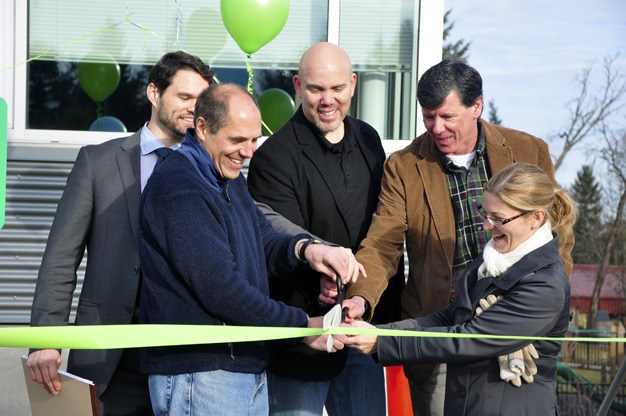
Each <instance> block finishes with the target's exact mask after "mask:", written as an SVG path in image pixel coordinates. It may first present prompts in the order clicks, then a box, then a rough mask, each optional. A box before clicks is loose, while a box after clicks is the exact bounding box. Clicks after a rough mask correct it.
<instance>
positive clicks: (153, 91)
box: [146, 82, 161, 108]
mask: <svg viewBox="0 0 626 416" xmlns="http://www.w3.org/2000/svg"><path fill="white" fill-rule="evenodd" d="M146 97H148V101H150V104H152V106H153V107H155V108H158V107H159V99H160V98H161V93H160V92H159V89H158V88H157V86H156V85H154V83H152V82H151V83H149V84H148V86H147V87H146Z"/></svg>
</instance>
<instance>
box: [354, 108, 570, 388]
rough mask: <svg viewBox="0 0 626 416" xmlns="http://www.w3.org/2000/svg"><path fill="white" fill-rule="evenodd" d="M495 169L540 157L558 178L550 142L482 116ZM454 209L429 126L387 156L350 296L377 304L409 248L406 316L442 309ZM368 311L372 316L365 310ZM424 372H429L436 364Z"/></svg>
mask: <svg viewBox="0 0 626 416" xmlns="http://www.w3.org/2000/svg"><path fill="white" fill-rule="evenodd" d="M480 123H481V125H482V128H483V132H484V136H485V142H486V153H487V160H488V162H489V168H490V170H491V174H492V175H493V174H495V173H497V172H499V171H500V170H502V169H503V168H504V167H505V166H507V165H510V164H511V163H515V162H527V163H533V164H535V165H537V166H539V167H540V168H542V169H543V170H544V171H545V172H546V173H547V174H548V175H549V176H550V177H551V178H553V179H554V166H553V165H552V161H551V159H550V153H549V151H548V145H547V144H546V143H545V142H544V141H543V140H541V139H538V138H536V137H534V136H531V135H529V134H527V133H524V132H520V131H517V130H512V129H508V128H504V127H499V126H496V125H493V124H490V123H487V122H486V121H484V120H482V119H481V120H480ZM454 224H455V221H454V212H453V209H452V205H451V203H450V194H449V192H448V184H447V181H446V175H445V172H444V169H443V164H442V161H441V156H440V154H439V153H438V149H437V146H436V145H435V144H434V143H433V141H432V140H431V139H430V138H429V136H428V134H427V133H424V134H423V135H421V136H419V137H418V138H416V139H415V140H414V141H413V142H412V143H411V144H409V145H408V146H407V147H406V148H404V149H402V150H400V151H397V152H395V153H393V154H392V155H391V156H389V158H388V159H387V161H386V162H385V168H384V174H383V180H382V187H381V193H380V196H379V202H378V208H377V210H376V213H375V214H374V216H373V219H372V224H371V226H370V228H369V231H368V233H367V237H366V238H365V239H364V240H363V241H362V242H361V245H360V247H359V250H358V253H357V260H358V261H359V262H361V263H362V264H363V265H364V267H365V270H366V272H367V278H361V279H359V281H357V282H356V283H354V284H353V285H352V286H351V287H350V288H349V290H348V297H351V296H355V295H356V296H362V297H363V298H365V299H366V300H367V301H368V302H369V304H370V306H371V308H372V309H374V308H375V306H376V304H377V302H378V299H379V298H380V295H381V294H382V292H383V291H384V290H385V288H386V287H387V281H388V279H389V278H391V277H392V276H394V275H395V273H396V270H397V266H398V261H399V259H400V256H401V255H402V253H403V244H404V243H405V240H406V250H407V254H408V259H409V275H408V280H407V284H406V287H405V288H404V290H403V292H402V296H401V307H402V318H403V319H404V318H415V317H419V316H426V315H429V314H431V313H434V312H438V311H440V310H442V309H443V308H445V307H446V306H447V305H448V303H449V301H450V291H451V285H452V278H451V277H452V262H453V258H454V247H455V226H454ZM559 238H560V239H564V241H565V242H566V255H564V256H563V259H562V260H563V263H564V265H565V269H566V271H567V274H568V276H571V270H572V258H571V249H572V247H573V244H574V236H573V234H572V235H568V236H559ZM365 318H368V317H365ZM428 367H429V368H430V370H429V371H425V372H424V371H420V373H421V374H422V376H420V377H416V381H417V380H423V379H425V378H427V377H428V376H429V374H430V372H431V371H432V366H428Z"/></svg>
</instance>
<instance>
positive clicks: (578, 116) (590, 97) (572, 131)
mask: <svg viewBox="0 0 626 416" xmlns="http://www.w3.org/2000/svg"><path fill="white" fill-rule="evenodd" d="M617 57H618V55H617V54H616V55H614V56H605V57H604V59H603V65H602V67H603V69H604V79H603V82H602V86H601V87H600V89H599V91H598V92H597V93H596V94H590V92H589V89H590V87H591V86H590V83H591V81H590V77H591V73H592V69H593V64H590V65H589V66H587V67H586V68H584V69H582V70H581V72H580V75H579V76H578V82H577V83H578V85H579V88H580V90H579V94H578V96H577V97H576V98H574V99H573V100H572V101H570V103H569V105H568V107H569V109H570V116H569V120H568V121H567V124H566V126H565V128H564V129H563V130H562V131H561V132H560V133H558V134H557V136H556V137H555V138H553V139H554V140H562V141H563V148H562V150H561V153H560V154H559V155H558V156H557V157H556V158H555V162H554V170H558V169H559V167H560V166H561V165H562V164H563V160H565V157H566V156H567V155H568V153H569V152H570V151H571V150H572V149H573V148H574V147H575V146H577V145H578V144H579V143H581V142H582V141H583V140H584V139H585V138H586V137H588V136H589V135H590V134H591V133H593V132H595V130H596V129H597V128H598V127H599V126H600V125H601V123H603V122H604V121H606V119H607V118H608V117H609V116H610V115H612V114H613V113H615V112H617V111H619V110H620V109H621V108H622V107H623V106H624V103H623V102H622V101H621V100H622V98H623V97H624V95H625V94H626V80H625V78H624V75H623V74H621V73H620V72H618V71H616V70H615V69H614V68H613V64H614V62H615V60H616V59H617Z"/></svg>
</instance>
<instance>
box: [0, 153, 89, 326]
mask: <svg viewBox="0 0 626 416" xmlns="http://www.w3.org/2000/svg"><path fill="white" fill-rule="evenodd" d="M71 168H72V163H62V162H25V161H10V160H9V161H8V162H7V190H6V213H5V214H6V215H5V224H4V227H3V228H2V229H1V230H0V325H1V324H28V323H29V322H30V308H31V304H32V301H33V293H34V291H35V283H36V281H37V272H38V270H39V265H40V264H41V258H42V256H43V252H44V249H45V246H46V241H47V239H48V233H49V232H50V226H51V225H52V220H53V218H54V214H55V212H56V207H57V203H58V201H59V198H61V194H62V193H63V189H64V188H65V183H66V180H67V175H68V174H69V172H70V170H71ZM84 263H85V262H84V261H83V264H81V266H80V268H79V270H78V284H77V288H76V291H75V293H74V301H73V305H72V315H71V317H70V320H73V319H74V315H75V309H76V304H77V303H78V295H79V293H80V288H81V285H82V279H83V276H84V271H85V267H84Z"/></svg>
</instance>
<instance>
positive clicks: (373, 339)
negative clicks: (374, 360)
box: [341, 321, 378, 355]
mask: <svg viewBox="0 0 626 416" xmlns="http://www.w3.org/2000/svg"><path fill="white" fill-rule="evenodd" d="M341 326H342V327H346V328H376V327H375V326H373V325H370V324H369V323H367V322H365V321H353V322H351V323H350V324H342V325H341ZM343 344H344V345H347V346H348V347H351V348H356V349H357V350H359V351H360V352H361V353H363V354H366V355H371V354H374V353H375V352H376V349H377V347H378V335H348V338H347V339H346V340H345V341H344V342H343Z"/></svg>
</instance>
